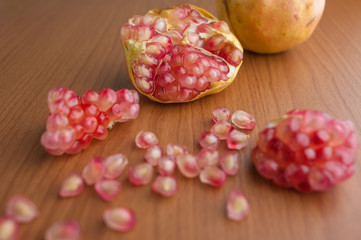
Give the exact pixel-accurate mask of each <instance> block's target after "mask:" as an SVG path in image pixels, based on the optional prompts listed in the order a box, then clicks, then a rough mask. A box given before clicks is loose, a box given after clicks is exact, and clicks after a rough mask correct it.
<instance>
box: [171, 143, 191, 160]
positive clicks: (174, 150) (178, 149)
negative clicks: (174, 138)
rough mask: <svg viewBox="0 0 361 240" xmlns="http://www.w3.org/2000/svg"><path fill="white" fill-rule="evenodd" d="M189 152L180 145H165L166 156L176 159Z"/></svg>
mask: <svg viewBox="0 0 361 240" xmlns="http://www.w3.org/2000/svg"><path fill="white" fill-rule="evenodd" d="M187 153H189V150H188V148H187V147H186V146H184V145H182V144H173V143H168V144H167V155H169V156H174V157H177V156H179V155H183V154H187Z"/></svg>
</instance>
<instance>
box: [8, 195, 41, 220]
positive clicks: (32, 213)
mask: <svg viewBox="0 0 361 240" xmlns="http://www.w3.org/2000/svg"><path fill="white" fill-rule="evenodd" d="M6 215H8V216H11V217H13V218H14V219H15V220H16V221H17V222H18V223H28V222H31V221H33V220H34V219H35V218H36V217H37V216H38V215H39V210H38V208H37V207H36V205H35V204H34V202H33V201H31V200H30V199H29V198H27V197H25V196H23V195H16V196H13V197H12V198H11V199H10V200H9V202H8V203H7V205H6Z"/></svg>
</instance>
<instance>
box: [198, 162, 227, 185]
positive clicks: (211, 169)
mask: <svg viewBox="0 0 361 240" xmlns="http://www.w3.org/2000/svg"><path fill="white" fill-rule="evenodd" d="M226 178H227V176H226V174H225V173H224V172H223V171H222V170H221V169H219V168H218V167H215V166H205V167H204V168H203V169H202V170H201V172H200V174H199V179H200V180H201V182H202V183H205V184H209V185H211V186H213V187H221V186H222V185H223V184H224V183H225V182H226Z"/></svg>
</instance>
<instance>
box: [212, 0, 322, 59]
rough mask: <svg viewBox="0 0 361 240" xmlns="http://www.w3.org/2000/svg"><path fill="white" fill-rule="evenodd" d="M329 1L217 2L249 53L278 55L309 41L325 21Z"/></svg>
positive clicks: (219, 10) (270, 0) (264, 0)
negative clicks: (320, 23)
mask: <svg viewBox="0 0 361 240" xmlns="http://www.w3.org/2000/svg"><path fill="white" fill-rule="evenodd" d="M325 2H326V0H308V1H305V0H292V1H291V0H267V1H266V0H227V1H225V0H217V8H218V15H219V17H220V18H221V19H223V20H225V21H227V22H228V23H229V25H230V26H231V28H232V29H233V30H234V32H235V34H236V36H237V37H238V39H239V40H240V42H241V43H242V45H243V47H244V48H245V49H247V50H250V51H253V52H257V53H277V52H281V51H285V50H287V49H290V48H292V47H295V46H297V45H299V44H301V43H302V42H304V41H306V40H307V39H308V38H309V37H310V36H311V34H312V33H313V31H314V30H315V28H316V26H317V24H318V22H319V21H320V19H321V16H322V13H323V10H324V8H325Z"/></svg>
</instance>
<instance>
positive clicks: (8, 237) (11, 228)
mask: <svg viewBox="0 0 361 240" xmlns="http://www.w3.org/2000/svg"><path fill="white" fill-rule="evenodd" d="M18 232H19V225H18V223H17V221H16V220H15V219H14V218H12V217H9V216H3V217H0V239H1V240H15V239H16V238H17V236H18Z"/></svg>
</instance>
